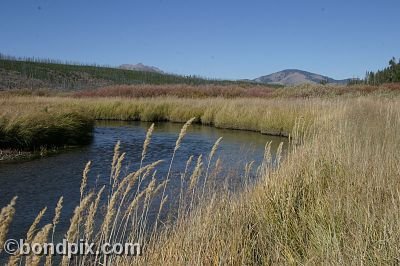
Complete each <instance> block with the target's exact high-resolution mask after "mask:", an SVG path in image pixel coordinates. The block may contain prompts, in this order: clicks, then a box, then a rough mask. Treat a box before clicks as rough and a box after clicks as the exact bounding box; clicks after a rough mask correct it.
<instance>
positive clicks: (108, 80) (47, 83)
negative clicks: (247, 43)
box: [0, 54, 244, 90]
mask: <svg viewBox="0 0 400 266" xmlns="http://www.w3.org/2000/svg"><path fill="white" fill-rule="evenodd" d="M238 83H244V82H236V81H228V80H212V79H206V78H200V77H197V76H180V75H172V74H162V73H156V72H146V71H135V70H124V69H118V68H113V67H110V66H99V65H84V64H79V63H75V62H61V61H59V60H51V59H37V58H15V57H11V56H6V55H2V54H0V90H5V89H15V88H28V89H34V88H56V89H68V90H70V89H74V90H79V89H88V88H97V87H102V86H107V85H115V84H190V85H198V84H238Z"/></svg>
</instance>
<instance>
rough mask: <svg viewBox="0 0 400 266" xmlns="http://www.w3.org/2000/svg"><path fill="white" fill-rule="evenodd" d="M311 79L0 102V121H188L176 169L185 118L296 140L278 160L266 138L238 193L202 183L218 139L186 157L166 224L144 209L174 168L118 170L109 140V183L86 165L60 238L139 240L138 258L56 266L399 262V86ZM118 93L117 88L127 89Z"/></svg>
mask: <svg viewBox="0 0 400 266" xmlns="http://www.w3.org/2000/svg"><path fill="white" fill-rule="evenodd" d="M319 87H320V86H316V87H312V86H311V87H310V86H306V87H301V88H294V89H293V90H291V91H290V90H289V89H288V90H287V91H284V92H281V89H277V91H274V92H272V94H274V95H271V93H269V96H265V97H260V98H251V97H238V96H235V97H222V96H216V97H204V96H201V97H193V94H191V96H189V97H180V96H179V95H175V94H172V95H161V96H156V97H153V96H151V97H147V98H145V97H136V96H135V97H132V92H129V89H128V90H126V89H125V90H123V91H128V92H125V94H121V93H120V94H119V95H112V94H107V95H105V97H101V96H100V95H96V92H92V94H90V93H86V92H85V94H79V95H76V94H74V95H68V96H65V95H59V96H57V95H56V96H54V95H51V96H36V95H23V96H21V95H15V94H13V95H10V94H7V95H3V96H4V97H2V98H1V105H0V110H1V113H2V115H3V116H5V117H7V116H12V115H14V116H15V118H13V119H14V120H15V121H17V118H18V117H20V116H21V115H20V114H18V115H16V114H15V113H16V112H17V110H24V111H23V115H28V114H36V113H41V114H43V113H51V114H52V113H59V114H65V113H68V112H73V113H76V114H79V115H82V116H83V117H87V118H88V121H93V120H95V119H115V120H142V121H153V122H157V121H171V122H181V123H185V122H186V124H184V126H183V127H182V130H181V132H180V134H179V137H178V139H177V142H176V147H175V149H174V152H173V154H171V159H170V165H171V166H172V165H173V160H174V154H175V153H177V152H179V149H180V146H181V141H182V139H183V138H184V137H185V135H186V133H187V128H188V127H190V124H191V123H201V124H205V125H213V126H216V127H221V128H229V129H242V130H252V131H257V132H260V133H265V134H276V135H285V136H288V137H289V139H290V147H289V152H288V154H286V155H285V157H284V158H283V159H281V151H279V148H278V151H273V152H274V153H275V152H276V154H277V155H276V158H275V159H273V158H272V157H271V152H272V151H271V150H270V145H268V143H267V144H266V147H265V156H264V162H263V163H262V164H261V165H259V166H254V165H252V164H251V163H250V162H249V165H248V167H247V168H246V169H243V173H237V174H238V175H241V176H243V178H244V179H246V178H247V175H248V173H249V169H250V168H252V167H254V168H257V171H256V172H257V175H258V178H257V182H256V183H255V184H249V185H245V184H247V182H244V185H243V188H242V190H241V191H237V192H235V193H232V192H229V191H225V190H223V189H221V188H215V187H213V186H210V185H208V184H209V183H212V180H213V176H214V175H215V173H216V172H218V169H219V166H218V160H217V159H216V158H213V155H214V153H215V150H216V149H217V148H218V142H217V143H216V144H215V145H214V147H213V148H212V149H211V150H210V153H209V154H207V155H203V157H198V158H189V160H188V162H187V165H188V167H187V168H186V169H185V171H184V172H182V173H181V179H182V186H181V190H180V195H179V199H180V201H179V206H178V209H177V210H175V211H174V212H173V214H171V216H173V217H172V218H171V217H169V218H168V219H167V220H162V219H161V218H160V217H159V216H157V219H156V222H155V224H154V225H152V226H151V227H150V228H148V227H149V225H148V220H147V217H148V209H149V206H150V205H151V204H152V202H154V201H159V203H160V211H159V213H161V209H162V208H163V205H164V204H165V202H166V201H167V200H168V198H167V197H166V196H165V195H164V193H163V191H165V187H166V186H167V185H168V180H169V174H167V176H165V177H164V180H163V181H162V182H159V183H158V182H156V179H154V176H153V175H155V171H156V169H157V164H158V163H159V162H152V163H149V164H146V163H143V165H142V164H141V168H140V169H138V170H137V171H135V172H133V173H128V174H127V175H122V174H121V169H122V168H123V165H124V153H123V151H121V150H120V147H119V144H117V145H116V147H115V153H114V158H113V162H112V165H111V166H110V168H111V169H110V170H111V174H110V188H111V189H108V188H107V189H105V188H100V189H99V190H93V189H92V188H90V187H87V178H88V173H89V172H90V163H88V165H87V166H86V168H85V169H84V170H83V178H82V185H81V187H80V188H76V189H77V190H79V191H80V194H81V201H80V204H79V205H78V206H77V207H76V209H75V212H74V215H73V217H71V225H70V228H69V230H68V231H67V232H65V233H66V238H67V239H68V240H69V241H71V242H74V241H77V240H78V239H85V240H88V241H89V242H92V241H93V242H96V243H97V244H101V243H104V242H112V243H116V242H120V241H122V242H125V241H133V242H136V241H138V240H140V241H141V243H142V244H143V245H144V250H143V255H142V256H140V257H130V256H95V257H93V256H80V257H76V258H73V259H71V260H69V259H68V258H67V257H64V258H63V259H62V262H61V263H62V264H63V265H68V264H72V265H78V264H79V265H91V264H95V263H97V262H102V263H109V264H117V263H118V264H121V265H130V264H148V265H159V264H166V265H197V264H204V265H210V264H213V265H214V264H215V265H220V264H230V265H243V264H245V265H260V264H367V265H376V264H398V263H399V260H400V257H399V254H400V253H399V252H400V234H399V233H400V222H399V221H400V219H399V218H400V217H399V215H400V192H399V191H400V182H399V177H400V167H399V164H398V162H399V160H400V155H399V152H398V150H399V148H400V136H399V134H398V132H399V129H400V98H399V97H398V93H397V91H398V86H396V85H393V86H384V87H371V86H366V87H362V86H356V87H354V89H353V90H352V87H335V88H334V89H333V91H328V90H326V91H325V90H318V88H319ZM325 88H328V87H325ZM157 89H159V88H157ZM107 90H108V91H110V89H109V88H108V89H106V91H107ZM113 90H115V91H119V92H120V91H121V88H117V89H111V91H113ZM100 92H101V91H100ZM342 92H344V93H342ZM102 93H103V92H102ZM175 93H176V92H175ZM71 96H72V97H71ZM22 107H24V108H22ZM45 117H47V116H45ZM50 117H51V118H50ZM62 117H63V118H64V116H62ZM48 119H49V120H51V121H60V120H62V119H60V118H59V117H58V118H55V117H52V116H49V118H48ZM14 120H13V121H14ZM30 120H31V121H32V119H30ZM14 123H17V122H14ZM70 123H72V122H70ZM90 123H92V122H90ZM17 124H21V123H20V122H18V123H17ZM34 124H35V125H45V123H40V124H39V123H34ZM56 124H58V123H56ZM21 125H25V124H21ZM152 130H153V129H152V127H150V128H149V131H148V134H147V137H146V141H145V142H144V144H143V152H142V162H143V161H144V158H145V157H146V153H147V152H149V151H148V150H147V147H148V144H149V143H150V142H151V135H152ZM146 178H147V179H151V182H150V183H149V185H148V186H146V187H144V188H143V189H141V190H139V189H136V188H137V187H140V184H141V182H142V180H143V179H146ZM199 180H202V182H200V181H199ZM101 198H105V199H107V200H106V202H105V204H104V206H100V204H99V202H100V199H101ZM17 202H18V199H17V198H15V199H12V200H11V199H10V204H9V205H8V206H5V207H4V208H3V209H2V211H1V214H0V225H1V229H0V247H2V246H3V243H4V241H5V239H6V236H7V232H8V228H9V225H10V224H11V223H12V218H13V216H14V215H17V214H18V207H16V203H17ZM62 204H63V203H62V198H61V199H60V201H59V204H58V205H57V206H47V207H49V208H55V209H56V210H55V217H54V218H53V220H52V223H49V224H46V225H43V226H42V225H41V226H38V225H39V222H40V220H41V219H42V218H43V216H44V215H46V213H45V211H46V210H45V209H44V211H43V212H41V213H39V214H38V216H37V218H36V220H35V221H33V224H32V226H31V228H30V229H29V231H28V233H27V237H26V240H27V242H30V243H43V242H46V241H48V239H50V238H51V235H52V234H54V230H56V226H57V223H58V220H59V215H60V213H61V212H62ZM44 207H45V206H44ZM83 217H85V219H84V218H83ZM95 217H97V218H96V219H95ZM94 221H97V222H96V224H95V222H94ZM94 228H99V230H94ZM0 252H1V249H0ZM52 260H53V258H52V257H50V256H47V257H44V256H43V257H40V256H28V257H21V256H18V255H15V256H11V257H10V258H9V263H10V265H17V264H18V263H20V262H23V261H25V262H26V263H28V264H29V265H38V264H39V263H40V262H42V263H43V262H45V263H46V264H50V263H51V262H52Z"/></svg>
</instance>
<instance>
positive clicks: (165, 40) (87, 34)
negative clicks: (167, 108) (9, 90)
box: [0, 0, 400, 79]
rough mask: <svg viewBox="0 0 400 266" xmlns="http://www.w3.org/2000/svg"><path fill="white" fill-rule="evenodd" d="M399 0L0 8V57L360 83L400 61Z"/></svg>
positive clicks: (72, 0) (67, 2) (10, 1)
mask: <svg viewBox="0 0 400 266" xmlns="http://www.w3.org/2000/svg"><path fill="white" fill-rule="evenodd" d="M399 15H400V1H399V0H380V1H378V0H369V1H366V0H363V1H361V0H331V1H327V0H303V1H300V0H293V1H289V0H281V1H267V0H264V1H261V0H260V1H255V0H254V1H253V0H242V1H236V0H197V1H194V0H140V1H136V0H130V1H129V0H126V1H122V0H114V1H112V0H96V1H94V0H1V2H0V52H1V53H3V54H9V55H14V56H30V57H32V56H34V57H40V58H51V59H60V60H67V61H78V62H82V63H97V64H105V65H111V66H117V65H120V64H125V63H128V64H135V63H139V62H142V63H144V64H146V65H153V66H157V67H159V68H161V69H162V70H164V71H166V72H171V73H176V74H195V75H200V76H204V77H209V78H221V79H244V78H256V77H259V76H261V75H266V74H270V73H273V72H277V71H280V70H283V69H288V68H297V69H302V70H306V71H311V72H315V73H319V74H323V75H327V76H330V77H333V78H336V79H343V78H349V77H361V78H363V77H364V75H365V72H366V70H377V69H382V68H383V67H385V66H386V65H387V63H388V61H389V59H390V58H392V57H393V56H395V57H396V58H399V57H400V33H399V26H400V22H399Z"/></svg>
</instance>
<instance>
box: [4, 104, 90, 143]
mask: <svg viewBox="0 0 400 266" xmlns="http://www.w3.org/2000/svg"><path fill="white" fill-rule="evenodd" d="M1 101H2V104H3V106H2V107H1V115H0V149H3V150H4V149H15V150H22V151H34V150H36V151H37V150H40V149H47V148H54V147H60V146H74V145H81V144H85V143H88V142H89V141H90V140H91V134H92V130H93V127H94V121H93V119H92V118H90V117H88V116H86V115H84V114H81V113H79V112H78V110H76V111H74V110H60V109H58V108H57V107H56V106H54V107H53V108H51V109H49V108H48V107H46V106H40V105H36V106H32V105H29V104H28V105H24V104H16V103H15V102H13V101H11V102H10V101H9V100H7V99H3V100H1ZM14 103H15V105H14Z"/></svg>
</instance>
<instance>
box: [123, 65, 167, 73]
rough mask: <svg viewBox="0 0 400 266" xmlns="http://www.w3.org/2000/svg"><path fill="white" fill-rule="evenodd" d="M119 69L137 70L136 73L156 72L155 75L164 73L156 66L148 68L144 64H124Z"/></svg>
mask: <svg viewBox="0 0 400 266" xmlns="http://www.w3.org/2000/svg"><path fill="white" fill-rule="evenodd" d="M118 68H120V69H126V70H136V71H145V72H155V73H164V71H162V70H161V69H159V68H157V67H155V66H147V65H144V64H143V63H137V64H134V65H133V64H122V65H120V66H119V67H118Z"/></svg>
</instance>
